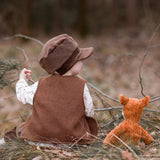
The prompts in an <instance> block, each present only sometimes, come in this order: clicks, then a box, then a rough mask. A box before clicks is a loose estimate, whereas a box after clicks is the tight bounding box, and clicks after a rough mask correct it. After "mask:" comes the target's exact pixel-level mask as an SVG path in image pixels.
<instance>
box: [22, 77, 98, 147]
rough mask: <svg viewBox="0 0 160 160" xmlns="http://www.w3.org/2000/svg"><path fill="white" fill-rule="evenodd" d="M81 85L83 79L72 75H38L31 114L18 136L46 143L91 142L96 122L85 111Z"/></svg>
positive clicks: (95, 131)
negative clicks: (39, 77) (41, 76)
mask: <svg viewBox="0 0 160 160" xmlns="http://www.w3.org/2000/svg"><path fill="white" fill-rule="evenodd" d="M84 85H85V81H84V80H82V79H80V78H78V77H74V76H60V75H52V76H49V77H45V78H41V79H40V80H39V84H38V88H37V91H36V93H35V96H34V99H33V112H32V115H31V116H30V118H29V119H28V120H27V121H26V123H25V125H24V128H23V130H22V133H21V135H20V138H21V139H27V140H29V141H34V142H42V143H50V144H71V143H78V144H86V143H90V142H92V141H93V140H94V138H93V137H94V136H97V132H98V126H97V123H96V120H95V119H94V118H92V117H87V116H86V115H85V107H84V102H83V91H84ZM91 135H94V136H91Z"/></svg>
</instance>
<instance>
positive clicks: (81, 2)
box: [77, 0, 88, 37]
mask: <svg viewBox="0 0 160 160" xmlns="http://www.w3.org/2000/svg"><path fill="white" fill-rule="evenodd" d="M86 9H87V4H86V0H78V18H77V21H78V23H77V24H78V33H79V34H80V35H81V36H82V37H85V36H86V35H87V34H88V24H87V16H86V13H87V12H86Z"/></svg>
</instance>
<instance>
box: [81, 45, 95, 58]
mask: <svg viewBox="0 0 160 160" xmlns="http://www.w3.org/2000/svg"><path fill="white" fill-rule="evenodd" d="M92 53H93V47H89V48H80V55H79V57H78V60H79V61H80V60H84V59H87V58H88V57H90V56H91V55H92Z"/></svg>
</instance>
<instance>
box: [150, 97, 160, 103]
mask: <svg viewBox="0 0 160 160" xmlns="http://www.w3.org/2000/svg"><path fill="white" fill-rule="evenodd" d="M157 100H160V97H158V98H154V99H152V100H150V101H149V103H152V102H155V101H157Z"/></svg>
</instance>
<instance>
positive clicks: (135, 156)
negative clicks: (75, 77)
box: [112, 134, 140, 159]
mask: <svg viewBox="0 0 160 160" xmlns="http://www.w3.org/2000/svg"><path fill="white" fill-rule="evenodd" d="M112 135H113V136H114V137H115V138H117V139H118V140H119V141H120V142H121V143H122V144H124V145H125V146H126V147H127V148H128V149H129V150H130V151H131V152H132V153H133V154H134V155H135V157H136V158H137V159H140V158H139V157H138V155H137V154H136V153H135V152H134V151H133V149H132V148H131V147H129V146H128V145H127V144H126V143H125V142H123V141H122V140H121V139H120V138H119V137H117V136H116V135H115V134H112Z"/></svg>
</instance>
